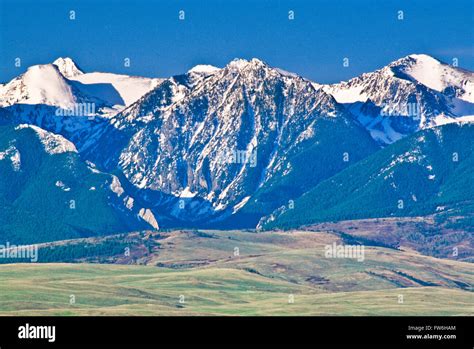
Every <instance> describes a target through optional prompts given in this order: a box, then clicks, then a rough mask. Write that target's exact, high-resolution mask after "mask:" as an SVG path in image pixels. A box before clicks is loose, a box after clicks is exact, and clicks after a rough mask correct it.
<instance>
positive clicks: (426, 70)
mask: <svg viewBox="0 0 474 349" xmlns="http://www.w3.org/2000/svg"><path fill="white" fill-rule="evenodd" d="M388 67H389V68H390V69H391V70H392V71H393V72H394V74H395V76H397V77H399V78H405V79H407V78H408V79H411V80H413V81H415V82H418V83H420V84H422V85H424V86H426V87H428V88H430V89H432V90H434V91H437V92H443V91H445V89H447V88H449V87H453V88H455V89H457V90H458V91H457V92H458V93H457V97H458V98H460V99H462V100H464V101H466V102H470V103H474V74H473V73H471V72H468V71H464V70H461V69H458V68H456V67H453V66H451V65H448V64H445V63H442V62H440V61H439V60H437V59H435V58H433V57H431V56H428V55H425V54H412V55H409V56H407V57H404V58H402V59H399V60H397V61H395V62H393V63H391V64H389V65H388Z"/></svg>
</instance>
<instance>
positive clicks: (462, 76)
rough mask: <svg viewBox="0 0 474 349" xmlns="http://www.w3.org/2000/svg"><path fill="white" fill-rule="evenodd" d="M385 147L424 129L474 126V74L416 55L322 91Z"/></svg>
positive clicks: (326, 87)
mask: <svg viewBox="0 0 474 349" xmlns="http://www.w3.org/2000/svg"><path fill="white" fill-rule="evenodd" d="M322 88H323V89H324V91H326V92H328V93H330V94H331V95H333V96H334V98H336V100H337V101H338V102H339V103H343V104H345V105H346V106H347V108H348V109H349V110H350V111H351V112H352V113H353V114H354V115H355V116H356V117H357V118H358V120H359V121H360V122H361V123H362V124H363V125H364V126H365V127H367V129H368V130H369V131H370V132H371V134H372V136H373V137H374V139H376V140H378V141H379V142H380V143H382V144H389V143H393V142H395V141H397V140H399V139H400V138H402V137H403V136H406V135H408V134H411V133H413V132H416V131H418V130H420V129H425V128H428V127H433V126H438V125H443V124H447V123H450V122H456V121H460V120H464V121H465V120H474V74H473V73H472V72H469V71H465V70H462V69H458V68H455V67H452V66H450V65H447V64H444V63H442V62H440V61H438V60H436V59H434V58H433V57H430V56H428V55H423V54H421V55H419V54H413V55H409V56H407V57H404V58H401V59H399V60H397V61H395V62H392V63H390V64H389V65H387V66H386V67H383V68H382V69H379V70H377V71H375V72H372V73H366V74H362V75H361V76H359V77H356V78H354V79H351V80H349V81H347V82H341V83H338V84H334V85H326V86H323V87H322Z"/></svg>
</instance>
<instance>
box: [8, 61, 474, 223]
mask: <svg viewBox="0 0 474 349" xmlns="http://www.w3.org/2000/svg"><path fill="white" fill-rule="evenodd" d="M473 76H474V75H473V73H471V72H468V71H464V70H462V69H458V68H455V67H451V66H449V65H446V64H444V63H441V62H439V61H437V60H435V59H434V58H432V57H429V56H426V55H410V56H407V57H404V58H402V59H399V60H397V61H395V62H393V63H391V64H389V65H388V66H386V67H384V68H382V69H379V70H377V71H375V72H372V73H367V74H363V75H361V76H359V77H357V78H354V79H351V80H349V81H347V82H341V83H339V84H334V85H321V84H318V83H315V82H312V81H309V80H307V79H305V78H303V77H300V76H298V75H297V74H294V73H290V72H287V71H285V70H282V69H279V68H273V67H270V66H269V65H267V64H266V63H264V62H263V61H261V60H258V59H252V60H244V59H236V60H234V61H232V62H230V63H229V64H228V65H226V66H225V67H223V68H217V67H213V66H209V65H198V66H196V67H194V68H192V69H190V70H189V71H188V72H186V73H185V74H182V75H177V76H173V77H170V78H166V79H150V78H140V77H130V76H125V75H117V74H111V73H100V72H96V73H85V72H83V71H82V70H81V69H79V68H78V67H77V65H76V64H75V63H74V62H73V61H72V60H71V59H69V58H59V59H57V60H56V61H55V62H53V64H46V65H39V66H33V67H30V68H29V69H28V70H27V71H26V72H25V73H24V74H22V75H20V76H19V77H17V78H15V79H13V80H12V81H10V82H9V83H7V84H5V85H2V86H0V106H1V107H2V108H0V121H1V122H3V123H12V124H15V125H18V124H20V123H27V124H30V125H36V126H38V127H40V128H41V129H43V130H45V132H50V133H53V134H60V135H61V136H62V137H64V138H65V139H67V140H68V141H70V142H72V144H73V145H74V146H75V148H76V149H77V151H78V152H79V153H80V155H81V157H82V158H83V159H84V160H87V161H89V162H90V164H93V166H94V168H95V169H96V170H97V171H101V172H107V173H114V178H115V179H114V183H116V184H117V183H120V186H117V185H114V187H117V188H118V187H120V189H119V190H118V191H119V192H120V193H121V194H120V195H119V196H120V197H121V200H123V204H124V205H125V206H126V207H135V208H137V210H138V214H139V216H141V217H142V218H144V219H146V220H148V221H149V223H150V224H151V225H152V226H158V223H159V224H160V225H162V222H165V223H166V224H168V226H173V224H174V225H181V226H182V225H185V224H189V225H194V226H213V224H224V222H227V223H226V224H228V225H229V226H235V225H239V224H243V226H247V227H254V226H255V225H256V224H257V222H258V221H259V219H260V218H261V217H262V216H265V215H268V214H269V213H271V212H272V211H273V210H275V209H276V208H278V207H280V206H281V205H284V204H286V203H287V202H288V201H292V200H295V199H297V198H298V197H299V196H301V195H303V194H304V193H305V192H307V191H308V190H309V189H311V188H313V187H315V186H316V185H318V184H319V183H320V182H322V181H324V180H326V179H328V178H330V177H332V176H334V175H336V174H337V173H338V172H340V171H341V170H343V169H344V168H346V167H348V166H350V165H352V164H354V163H355V162H357V161H359V160H361V159H363V158H365V157H367V156H369V155H370V154H372V153H375V152H377V151H378V150H379V149H380V147H381V146H386V145H388V144H391V143H393V142H396V141H398V140H400V139H401V138H403V137H405V136H408V135H410V134H412V133H415V132H417V131H419V130H422V129H425V128H430V127H434V126H437V125H441V124H446V123H451V122H456V123H460V122H464V121H469V120H472V119H473V117H472V115H474V109H473V105H474V102H473V95H474V92H473V86H474V78H473ZM70 105H93V106H94V109H93V110H92V113H90V114H79V115H77V114H75V113H74V112H73V113H71V114H70V113H68V112H62V109H67V108H68V107H69V106H70ZM58 111H60V112H59V113H58ZM12 154H13V153H12ZM12 154H10V153H9V154H8V156H13V155H14V154H13V155H12ZM91 166H92V165H91ZM130 198H133V199H130ZM229 222H230V223H229ZM166 224H165V226H166ZM239 226H240V225H239Z"/></svg>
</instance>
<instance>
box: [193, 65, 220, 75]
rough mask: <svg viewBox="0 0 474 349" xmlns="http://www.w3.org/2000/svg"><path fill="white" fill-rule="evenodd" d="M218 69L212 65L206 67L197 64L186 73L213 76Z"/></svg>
mask: <svg viewBox="0 0 474 349" xmlns="http://www.w3.org/2000/svg"><path fill="white" fill-rule="evenodd" d="M219 70H220V68H217V67H214V66H212V65H208V64H198V65H196V66H194V67H192V68H191V69H190V70H189V71H188V73H197V74H206V75H208V74H213V73H215V72H217V71H219Z"/></svg>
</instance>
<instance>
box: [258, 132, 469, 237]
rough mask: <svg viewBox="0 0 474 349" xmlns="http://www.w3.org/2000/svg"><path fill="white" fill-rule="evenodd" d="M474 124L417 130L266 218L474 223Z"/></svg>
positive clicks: (283, 221) (267, 222) (283, 222)
mask: <svg viewBox="0 0 474 349" xmlns="http://www.w3.org/2000/svg"><path fill="white" fill-rule="evenodd" d="M473 136H474V126H473V125H472V124H464V125H458V124H450V125H445V126H441V127H438V128H434V129H428V130H425V131H422V132H420V133H416V134H414V135H412V136H411V137H407V138H405V139H403V140H401V141H398V142H396V143H394V144H392V145H390V146H388V147H386V148H384V149H383V150H380V151H379V152H377V153H375V154H373V155H371V156H369V157H367V158H365V159H363V160H362V161H360V162H358V163H357V164H355V165H353V166H351V167H349V168H347V169H345V170H343V171H341V172H340V173H339V174H337V175H336V176H334V177H332V178H330V179H328V180H326V181H324V182H322V183H321V184H319V185H317V186H316V187H314V188H313V189H312V190H310V191H309V192H307V193H306V194H304V195H303V196H302V197H301V198H299V199H298V200H296V201H295V209H292V210H291V209H286V208H282V209H280V210H278V211H275V212H274V213H273V214H272V215H271V216H268V217H266V218H265V219H264V220H262V221H261V226H262V227H265V228H273V227H280V228H289V227H296V226H301V225H306V224H311V223H315V222H323V221H337V220H347V219H360V218H373V217H390V216H401V217H403V216H421V215H427V214H433V213H436V214H438V216H440V217H441V218H442V217H445V218H448V217H455V216H460V217H462V220H461V221H462V222H463V223H462V222H461V223H462V224H463V225H464V227H465V228H467V229H472V214H473V212H474V210H473V208H474V203H473V198H474V186H473V185H472V178H473V176H474V175H473V169H474V147H473V141H472V140H473Z"/></svg>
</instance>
